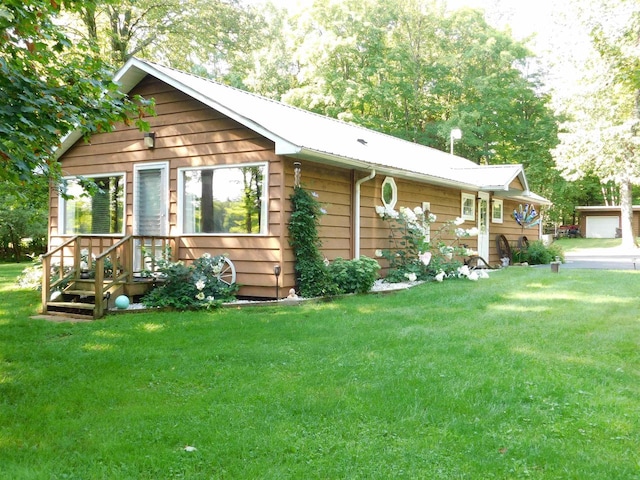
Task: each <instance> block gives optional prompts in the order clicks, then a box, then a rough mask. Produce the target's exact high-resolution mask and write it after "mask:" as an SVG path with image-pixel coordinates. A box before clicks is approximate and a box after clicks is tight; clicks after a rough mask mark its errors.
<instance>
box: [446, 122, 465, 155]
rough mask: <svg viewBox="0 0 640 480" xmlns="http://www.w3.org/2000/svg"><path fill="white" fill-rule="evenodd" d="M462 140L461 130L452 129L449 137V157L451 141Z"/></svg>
mask: <svg viewBox="0 0 640 480" xmlns="http://www.w3.org/2000/svg"><path fill="white" fill-rule="evenodd" d="M461 138H462V130H460V129H459V128H454V129H452V130H451V136H450V138H449V142H450V145H451V155H453V141H454V140H460V139H461Z"/></svg>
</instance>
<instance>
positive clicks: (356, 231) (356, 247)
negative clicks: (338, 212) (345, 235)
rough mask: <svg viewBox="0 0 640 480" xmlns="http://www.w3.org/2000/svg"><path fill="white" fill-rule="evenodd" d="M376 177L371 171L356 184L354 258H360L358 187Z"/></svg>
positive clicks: (374, 171) (374, 172)
mask: <svg viewBox="0 0 640 480" xmlns="http://www.w3.org/2000/svg"><path fill="white" fill-rule="evenodd" d="M375 176H376V170H375V169H373V170H371V173H370V174H369V176H368V177H364V178H361V179H360V180H358V181H357V182H356V198H355V205H354V207H353V210H354V212H353V214H354V222H353V223H354V230H355V234H356V235H355V237H356V238H355V252H354V253H355V255H354V258H356V259H357V258H360V185H362V184H363V183H364V182H368V181H369V180H373V177H375Z"/></svg>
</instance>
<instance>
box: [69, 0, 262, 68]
mask: <svg viewBox="0 0 640 480" xmlns="http://www.w3.org/2000/svg"><path fill="white" fill-rule="evenodd" d="M69 20H70V22H71V25H70V26H75V29H76V31H77V32H78V33H79V34H80V35H81V37H82V38H84V39H85V40H86V41H87V42H88V43H89V44H91V45H92V46H93V47H94V48H95V49H96V50H98V51H100V53H101V56H102V58H103V59H105V60H108V61H109V62H110V63H111V64H112V65H115V66H117V67H120V66H122V65H123V64H124V63H125V62H126V61H127V60H128V59H129V58H131V57H133V56H138V57H141V58H145V59H147V60H151V61H157V62H160V63H165V64H168V65H170V66H172V67H174V68H179V69H182V70H186V71H193V72H195V73H198V74H202V75H206V76H212V77H216V78H218V79H220V80H223V79H225V78H226V77H227V76H228V75H229V74H230V71H231V69H232V68H238V69H240V70H242V66H243V64H244V62H245V61H246V58H247V57H250V55H248V53H250V52H252V51H253V50H255V49H256V48H258V47H257V45H259V44H260V43H259V42H260V41H261V35H260V33H261V32H262V30H263V29H264V28H266V26H265V23H264V20H263V19H262V17H261V15H260V14H259V13H258V12H257V10H256V9H255V8H253V7H252V6H245V5H244V4H243V3H241V2H240V1H239V0H97V1H95V2H89V3H86V4H81V5H79V8H77V9H76V10H75V11H72V12H70V15H69ZM74 20H75V22H74ZM260 45H261V44H260ZM231 78H235V77H234V76H233V75H231Z"/></svg>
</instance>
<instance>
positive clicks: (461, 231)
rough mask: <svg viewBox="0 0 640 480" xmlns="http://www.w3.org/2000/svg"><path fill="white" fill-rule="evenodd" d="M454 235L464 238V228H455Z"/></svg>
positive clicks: (465, 232)
mask: <svg viewBox="0 0 640 480" xmlns="http://www.w3.org/2000/svg"><path fill="white" fill-rule="evenodd" d="M454 233H455V234H456V237H465V236H466V235H467V231H466V230H465V229H464V228H460V227H458V228H456V229H455V231H454Z"/></svg>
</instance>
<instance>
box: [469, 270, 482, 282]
mask: <svg viewBox="0 0 640 480" xmlns="http://www.w3.org/2000/svg"><path fill="white" fill-rule="evenodd" d="M467 278H468V279H469V280H473V281H474V282H476V281H477V280H478V278H480V277H479V276H478V274H477V273H476V272H475V270H474V271H473V272H471V273H470V274H469V275H467Z"/></svg>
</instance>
